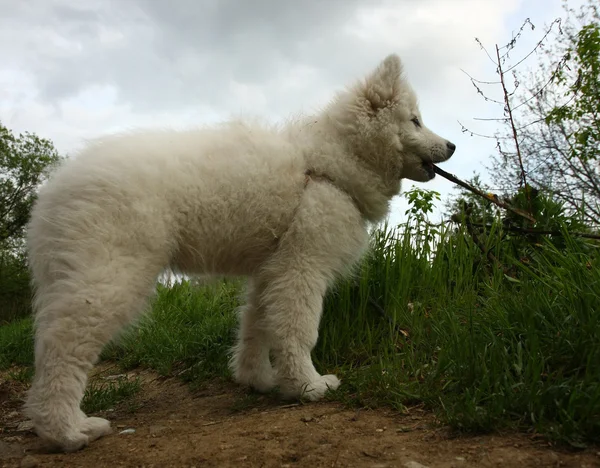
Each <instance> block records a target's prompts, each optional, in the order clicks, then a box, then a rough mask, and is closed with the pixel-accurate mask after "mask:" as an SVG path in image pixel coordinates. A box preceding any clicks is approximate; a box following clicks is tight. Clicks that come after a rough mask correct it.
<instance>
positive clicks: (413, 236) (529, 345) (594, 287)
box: [0, 224, 600, 445]
mask: <svg viewBox="0 0 600 468" xmlns="http://www.w3.org/2000/svg"><path fill="white" fill-rule="evenodd" d="M431 229H432V228H429V227H427V226H424V225H415V224H408V225H406V226H403V227H402V228H398V229H395V230H390V229H383V230H379V231H376V232H375V233H374V234H373V242H372V243H373V245H372V249H371V251H370V254H369V255H368V257H367V258H366V259H365V261H364V262H363V263H362V264H361V265H360V267H359V268H358V269H357V271H356V274H355V275H354V276H353V277H352V278H350V279H349V280H344V281H340V282H339V283H338V284H337V285H336V286H335V287H334V288H333V290H332V291H331V292H330V294H329V295H328V296H327V297H326V300H325V304H324V314H323V320H322V324H321V331H320V338H319V342H318V343H317V346H316V348H315V350H314V353H313V354H314V359H315V362H316V365H317V367H318V368H319V370H320V371H322V372H335V373H338V374H339V375H340V376H341V377H342V379H343V385H342V386H341V387H340V389H339V390H338V391H336V392H334V394H333V398H337V399H341V400H343V401H346V402H348V403H352V404H360V405H368V406H379V405H391V406H393V407H395V408H398V409H402V408H403V407H404V406H405V405H411V404H415V403H421V404H425V405H426V406H427V407H429V408H431V409H432V410H434V411H436V412H437V413H438V415H439V417H440V418H441V419H442V420H443V421H445V422H446V423H448V424H450V425H452V426H453V427H455V428H457V429H461V430H464V431H489V430H494V429H498V428H507V427H512V428H519V429H529V430H536V431H538V432H540V433H543V434H545V435H547V436H549V437H551V438H553V439H558V440H561V441H566V442H569V443H571V444H574V445H581V444H585V443H587V442H590V441H594V442H598V441H600V320H599V319H600V256H599V255H598V252H597V246H594V245H593V244H585V243H582V242H579V241H577V242H576V241H575V240H573V239H571V238H569V237H568V235H567V236H566V239H567V240H566V242H567V245H566V248H565V249H562V250H559V249H557V248H556V247H554V246H553V244H552V243H550V242H545V243H543V244H541V245H537V246H534V247H532V250H531V253H530V254H529V255H528V258H527V259H519V258H512V257H511V256H510V254H509V253H507V251H509V250H510V249H503V248H502V243H501V242H499V236H500V233H499V232H496V233H492V234H491V235H489V236H488V237H487V238H486V239H485V242H487V244H488V247H490V248H491V249H492V252H493V253H494V254H495V255H496V257H497V258H498V259H500V260H501V262H502V264H503V265H504V266H505V267H506V268H505V269H500V268H497V266H495V265H494V264H493V263H490V262H489V261H487V259H486V256H485V255H482V252H481V250H480V248H479V247H478V246H477V245H475V244H474V243H473V241H472V240H471V238H470V237H469V236H468V235H465V233H463V232H461V231H460V230H459V231H452V230H449V229H445V228H440V229H439V232H437V231H436V232H433V231H431ZM522 260H524V261H522ZM239 292H240V284H239V283H235V282H233V283H232V282H221V283H218V284H217V285H216V286H213V287H208V288H206V287H205V288H198V287H193V286H191V285H190V284H189V283H187V282H183V283H179V284H175V285H173V286H172V287H159V293H158V297H157V299H156V300H155V302H154V304H153V309H152V312H151V313H150V314H149V315H148V316H147V317H145V318H143V319H142V320H141V321H140V323H138V324H137V325H135V326H134V327H132V328H131V329H130V330H129V331H127V332H126V333H124V335H123V336H122V337H121V338H120V339H119V340H117V341H115V343H114V344H112V345H110V346H109V347H108V348H107V349H106V350H105V352H104V355H103V356H104V358H105V359H111V360H115V361H118V362H120V363H121V364H122V366H124V367H126V368H131V367H136V366H144V367H149V368H153V369H156V370H157V371H158V372H159V373H161V374H164V375H180V376H181V377H183V378H185V379H186V380H188V381H190V382H192V383H194V384H202V383H203V382H206V381H207V380H208V379H213V378H228V376H229V371H228V370H227V359H228V352H229V349H230V346H231V345H232V343H233V338H234V331H235V324H236V317H235V313H234V309H235V307H236V306H237V304H238V295H239ZM28 327H29V322H17V323H16V324H12V325H10V326H7V327H0V367H1V366H6V365H8V363H10V362H17V363H20V364H28V363H30V362H31V361H30V358H28V356H29V354H28V353H30V345H31V341H30V336H29V335H28V331H27V330H28ZM19 340H22V345H21V346H19V345H18V343H17V342H18V341H19Z"/></svg>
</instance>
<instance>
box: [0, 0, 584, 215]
mask: <svg viewBox="0 0 600 468" xmlns="http://www.w3.org/2000/svg"><path fill="white" fill-rule="evenodd" d="M570 3H572V4H573V5H574V6H576V5H579V4H580V3H581V2H579V1H577V0H572V1H571V2H570ZM0 11H1V14H0V57H1V60H0V121H1V122H2V123H3V124H4V125H6V126H8V127H9V128H11V129H12V130H13V131H15V132H21V131H31V132H35V133H37V134H38V135H40V136H42V137H45V138H49V139H51V140H53V141H54V143H55V145H56V146H57V148H58V149H59V151H61V152H62V153H64V154H72V153H73V152H74V151H75V150H76V149H77V148H78V147H80V146H81V145H82V144H83V143H84V142H85V139H86V138H94V137H97V136H101V135H103V134H106V133H110V132H114V131H119V130H124V129H132V128H136V127H151V126H173V127H189V126H193V125H198V124H205V123H210V122H213V121H216V120H222V119H225V118H227V117H228V116H230V115H232V114H233V115H239V114H251V115H252V114H255V115H260V116H263V117H267V118H269V119H271V120H277V119H280V118H282V117H285V116H286V115H289V114H291V113H297V112H304V113H310V112H312V111H315V110H317V109H319V107H321V106H322V105H324V104H326V103H327V101H328V100H329V99H330V98H331V96H332V94H333V92H334V91H335V90H336V89H340V88H342V87H344V86H345V85H346V84H349V83H351V82H353V81H354V80H356V79H358V78H361V77H362V76H363V75H364V74H365V73H368V72H369V71H370V70H371V68H372V67H374V66H376V65H377V64H378V62H379V61H380V60H381V59H383V58H384V57H385V56H386V55H388V54H389V53H392V52H395V53H398V54H399V55H400V57H401V58H402V60H403V61H404V64H405V69H406V73H407V76H408V78H409V79H410V81H411V82H412V84H413V87H414V88H415V90H416V91H417V93H418V95H419V100H420V103H421V110H422V113H423V117H424V120H425V121H426V123H427V124H428V126H429V127H431V128H432V129H433V130H434V131H436V132H437V133H439V134H441V135H443V136H444V137H446V138H448V139H450V140H452V141H453V142H455V143H456V145H457V146H458V149H457V152H456V153H455V155H454V157H453V158H452V160H451V161H449V162H448V163H445V164H444V166H443V167H444V168H445V169H446V170H449V171H451V172H453V173H455V174H456V175H458V176H459V177H462V178H468V177H470V176H471V175H472V173H473V171H475V170H477V171H480V172H482V171H484V169H483V167H482V164H485V161H486V159H487V158H489V156H490V154H491V153H492V152H493V151H494V145H493V141H489V140H483V139H478V138H473V137H470V136H469V135H466V134H463V133H461V130H460V126H459V124H458V123H457V120H460V121H462V122H464V123H468V124H471V123H472V118H473V117H478V116H488V117H489V116H492V115H493V112H494V111H496V115H497V113H498V112H500V111H501V109H493V108H490V106H489V105H486V104H485V103H484V102H483V100H482V99H481V98H480V97H479V96H478V95H477V94H476V92H475V90H474V88H473V87H472V85H471V84H470V82H469V80H468V79H467V77H466V76H465V75H464V74H463V73H462V72H461V71H460V70H461V69H464V70H466V71H468V72H469V73H470V74H471V75H474V76H476V77H478V78H482V79H485V78H488V79H494V75H493V71H494V70H493V68H494V67H493V65H492V64H491V63H490V61H489V59H488V58H487V57H486V55H485V54H484V53H483V52H482V51H481V50H480V49H479V47H478V46H477V44H476V43H475V41H474V38H475V37H477V38H479V39H480V40H481V41H482V42H483V43H484V44H486V45H488V46H490V48H492V49H493V46H494V44H495V43H496V42H498V43H505V42H506V41H507V40H508V39H510V37H511V35H512V33H513V32H514V31H516V30H517V29H518V28H519V26H520V25H521V24H522V22H523V20H524V19H525V18H527V17H529V18H531V20H532V21H533V23H534V24H535V25H536V26H538V28H537V29H536V31H534V32H533V33H529V34H528V35H527V40H528V41H529V43H531V44H533V43H534V42H535V41H537V40H538V39H539V38H540V37H541V34H542V33H541V30H542V29H543V28H542V27H543V26H544V24H548V23H550V22H551V21H552V19H554V18H555V17H556V16H559V15H561V14H562V9H561V1H560V0H294V1H291V0H252V1H251V0H246V1H243V0H237V1H236V0H176V1H175V0H173V1H170V2H169V1H167V0H85V1H81V0H27V1H24V0H21V1H18V0H0ZM522 44H523V45H522V49H521V50H522V51H523V52H526V51H527V50H528V48H527V42H523V43H522ZM472 125H473V127H474V128H475V129H477V130H484V131H487V132H488V133H490V132H493V130H494V128H493V127H490V126H487V127H482V126H481V125H475V123H472ZM426 186H427V187H428V188H432V189H435V190H438V191H440V192H442V193H443V194H447V193H449V192H450V191H451V190H452V186H451V184H450V183H449V182H447V181H445V180H443V179H441V178H439V177H438V178H436V179H435V180H434V181H433V182H431V183H429V184H427V185H426ZM409 187H410V184H408V183H407V184H405V188H409ZM404 209H405V203H403V202H402V201H400V200H398V201H396V202H395V203H394V212H393V214H392V217H391V220H392V222H399V221H400V220H402V218H403V217H404Z"/></svg>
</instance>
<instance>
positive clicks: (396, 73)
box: [357, 54, 402, 112]
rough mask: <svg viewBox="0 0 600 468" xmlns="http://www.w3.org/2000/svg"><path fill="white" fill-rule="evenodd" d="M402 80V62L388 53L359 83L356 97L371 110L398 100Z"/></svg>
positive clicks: (394, 55) (387, 105)
mask: <svg viewBox="0 0 600 468" xmlns="http://www.w3.org/2000/svg"><path fill="white" fill-rule="evenodd" d="M401 80H402V62H401V61H400V57H398V56H397V55H396V54H392V55H388V56H387V57H386V58H385V59H384V60H383V62H381V63H380V64H379V66H378V67H377V68H376V69H375V70H374V71H373V72H372V73H371V74H370V75H369V76H368V77H367V78H366V80H365V81H364V82H363V83H361V84H360V85H359V87H358V89H357V91H358V98H359V99H360V100H362V101H363V103H364V105H365V106H366V107H367V108H368V110H370V111H371V112H377V111H379V110H381V109H383V108H385V107H389V106H390V105H393V104H395V103H397V102H398V100H399V98H400V86H401Z"/></svg>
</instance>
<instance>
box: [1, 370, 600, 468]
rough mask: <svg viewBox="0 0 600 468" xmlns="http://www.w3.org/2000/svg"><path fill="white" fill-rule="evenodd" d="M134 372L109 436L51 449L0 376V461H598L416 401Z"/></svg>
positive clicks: (16, 388)
mask: <svg viewBox="0 0 600 468" xmlns="http://www.w3.org/2000/svg"><path fill="white" fill-rule="evenodd" d="M132 374H135V373H132ZM140 377H141V379H142V382H143V383H142V390H141V391H140V392H139V394H138V395H137V396H136V397H135V398H134V400H135V401H133V402H127V403H122V404H120V405H117V407H116V408H115V409H114V410H113V411H106V412H103V413H102V414H100V415H101V416H103V417H107V418H109V419H110V420H111V421H112V422H113V427H114V432H113V434H112V435H110V436H108V437H105V438H103V439H101V440H98V441H96V442H93V443H92V444H91V445H90V446H89V447H88V448H86V449H84V450H82V451H80V452H77V453H73V454H58V453H47V449H46V448H44V446H43V445H41V443H40V441H39V439H38V438H37V437H36V436H35V435H34V434H33V433H32V432H31V431H30V430H29V429H27V425H26V424H21V426H20V427H19V424H20V423H23V417H22V415H21V414H20V412H19V406H20V399H21V398H22V396H23V392H24V390H25V386H24V385H22V384H18V383H15V382H14V381H10V380H9V379H6V378H4V379H3V376H2V375H0V428H2V429H1V431H0V466H2V467H36V466H38V467H111V468H115V467H192V466H196V467H212V466H215V467H216V466H218V467H229V466H232V467H233V466H235V467H240V468H243V467H372V468H376V467H379V468H384V467H412V468H420V467H422V466H425V467H448V468H449V467H500V466H501V467H536V468H541V467H590V468H591V467H600V448H598V447H596V448H590V449H587V450H585V451H577V452H575V451H569V450H566V449H564V448H563V449H559V448H553V447H551V446H550V445H549V444H548V442H545V441H544V440H543V439H540V438H532V437H530V436H527V435H524V434H519V435H514V434H495V435H486V436H476V437H454V436H453V435H452V434H451V432H450V431H449V430H447V429H445V428H443V427H440V426H439V425H437V424H435V419H434V417H433V416H432V415H431V414H429V413H427V412H425V411H423V410H421V409H419V408H412V409H410V410H409V411H408V412H407V413H406V414H398V412H395V411H392V410H384V409H378V410H366V409H364V410H360V411H355V410H351V409H347V408H344V407H343V406H341V405H340V404H337V403H330V402H324V403H311V404H306V405H302V404H293V405H289V404H285V403H284V402H281V401H278V400H277V399H275V398H273V397H269V396H255V395H250V396H248V395H247V394H246V393H245V392H244V390H243V389H240V388H238V387H236V386H234V385H230V384H212V385H209V386H206V387H205V388H203V389H201V390H198V391H194V392H191V391H190V390H189V388H188V387H187V386H186V385H184V384H181V383H180V382H179V381H177V380H174V379H161V378H157V377H156V376H154V375H152V374H150V373H146V372H142V373H140ZM128 429H133V430H135V432H133V433H132V431H131V430H129V431H128ZM122 431H125V433H122Z"/></svg>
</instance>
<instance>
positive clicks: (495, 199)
mask: <svg viewBox="0 0 600 468" xmlns="http://www.w3.org/2000/svg"><path fill="white" fill-rule="evenodd" d="M433 170H434V171H435V173H436V174H438V175H440V176H442V177H443V178H444V179H447V180H449V181H450V182H453V183H455V184H456V185H460V186H461V187H462V188H465V189H467V190H469V191H470V192H472V193H474V194H475V195H479V196H480V197H482V198H485V199H486V200H488V201H490V202H492V203H494V204H496V205H498V206H499V207H500V208H504V209H505V210H508V211H512V212H513V213H515V214H517V215H519V216H522V217H523V218H525V219H528V220H529V221H531V222H532V223H535V222H536V221H535V218H534V217H533V216H531V214H530V213H527V212H526V211H523V210H520V209H519V208H515V207H513V206H511V205H509V204H508V203H506V202H504V201H502V200H500V198H499V197H498V196H497V195H495V194H488V193H485V192H482V191H481V190H479V189H477V188H475V187H473V186H472V185H470V184H467V183H466V182H463V181H462V180H460V179H459V178H458V177H456V176H455V175H453V174H450V173H449V172H446V171H444V170H443V169H440V168H439V167H437V166H436V165H435V164H433Z"/></svg>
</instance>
